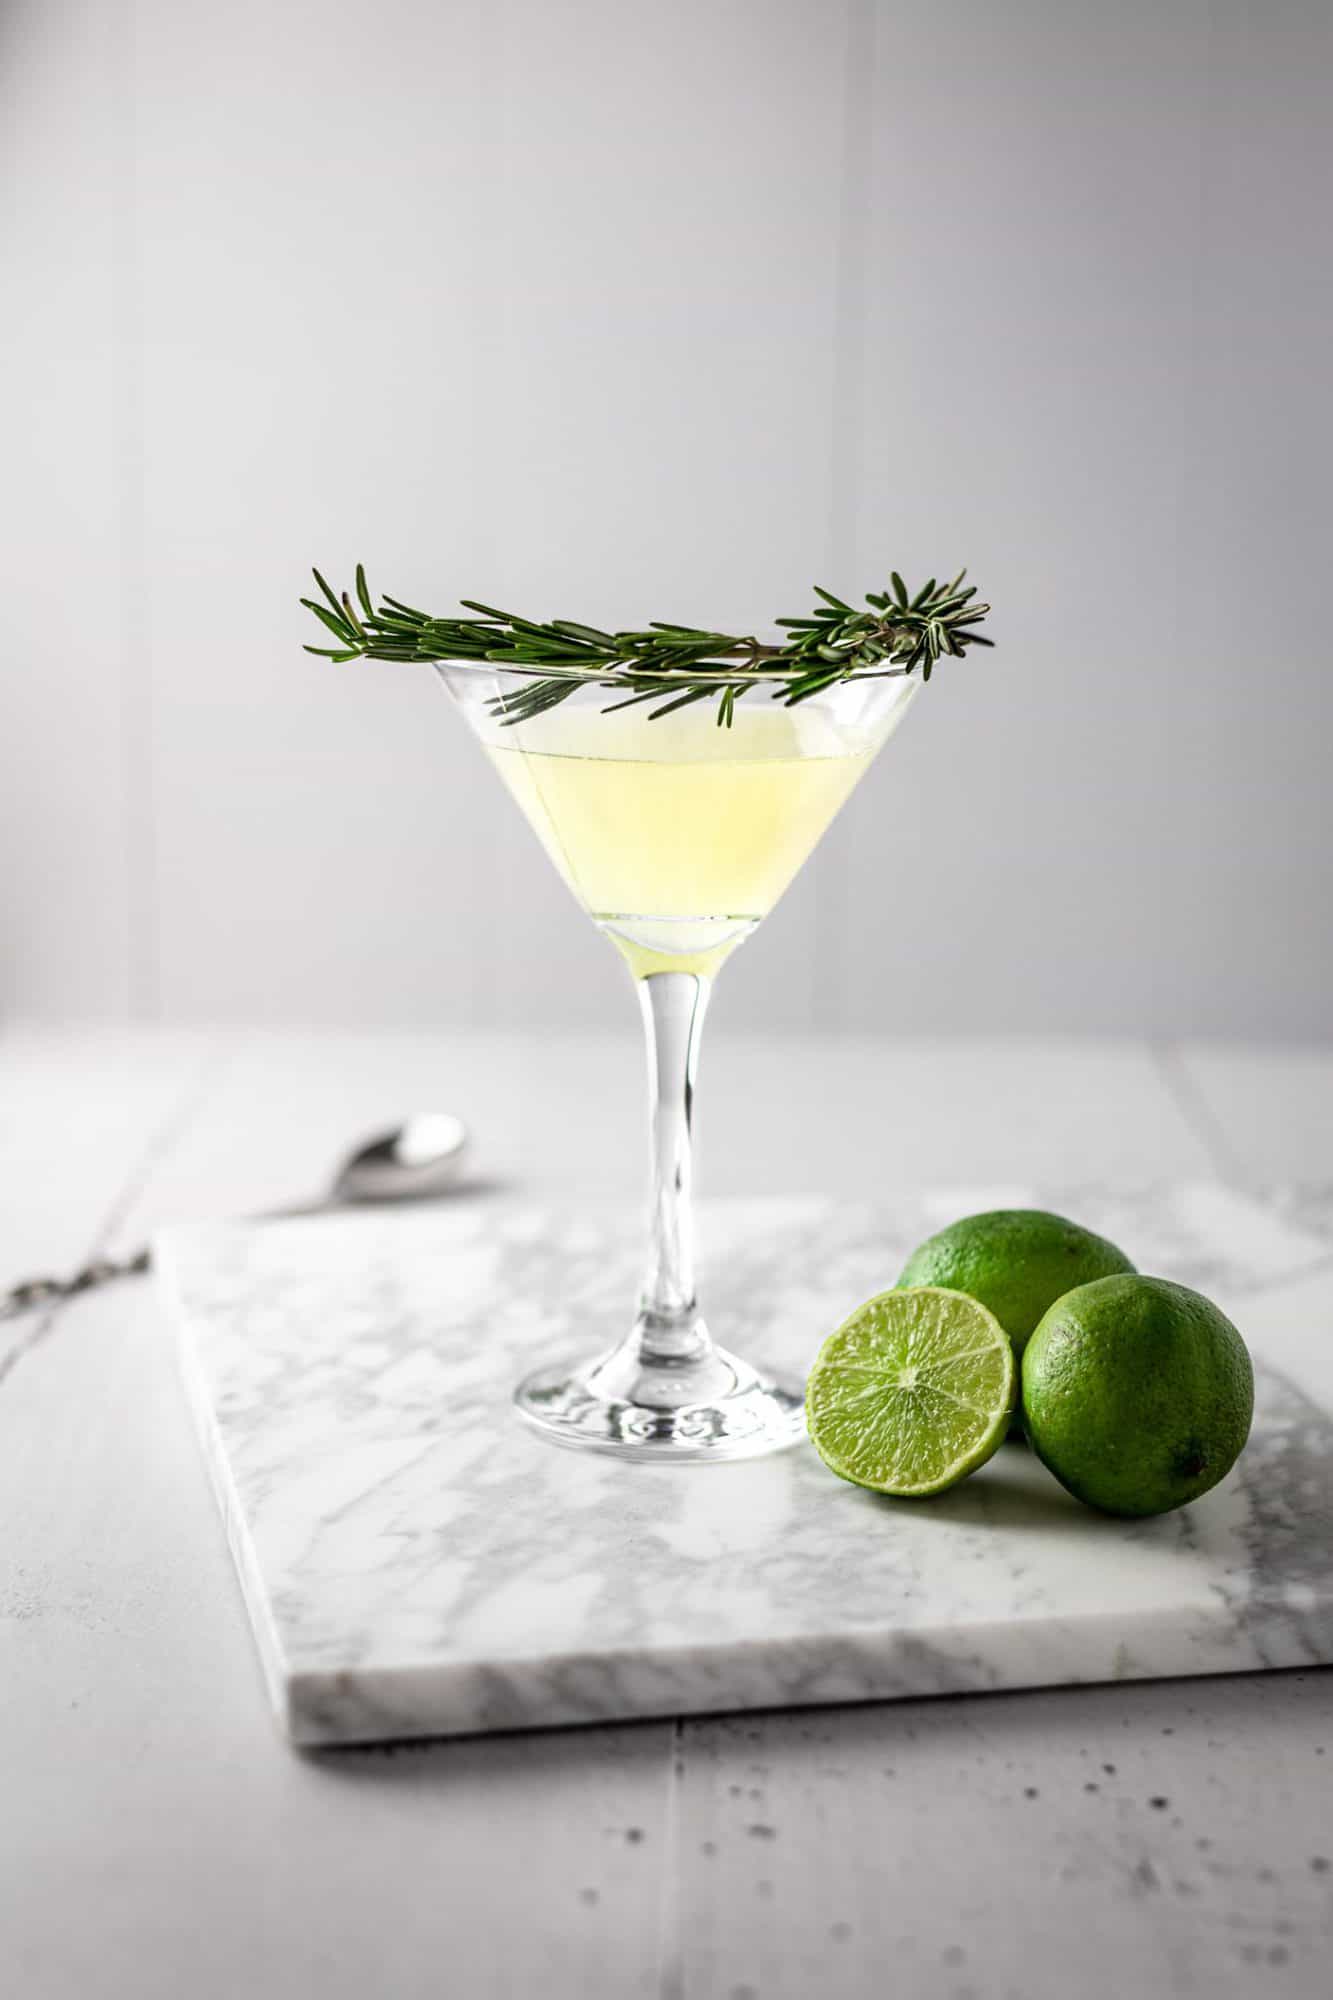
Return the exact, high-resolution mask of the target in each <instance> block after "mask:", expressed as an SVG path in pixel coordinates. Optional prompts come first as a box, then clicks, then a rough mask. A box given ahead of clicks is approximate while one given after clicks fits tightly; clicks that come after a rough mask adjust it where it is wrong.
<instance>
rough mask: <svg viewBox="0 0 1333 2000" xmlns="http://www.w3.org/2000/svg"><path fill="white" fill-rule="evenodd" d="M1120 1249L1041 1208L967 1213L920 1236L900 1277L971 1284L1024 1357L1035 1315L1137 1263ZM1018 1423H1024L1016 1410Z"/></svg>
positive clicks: (958, 1286)
mask: <svg viewBox="0 0 1333 2000" xmlns="http://www.w3.org/2000/svg"><path fill="white" fill-rule="evenodd" d="M1133 1269H1134V1266H1133V1265H1132V1264H1131V1263H1130V1261H1129V1259H1128V1257H1126V1255H1125V1253H1124V1251H1123V1250H1119V1249H1117V1247H1116V1245H1115V1244H1114V1243H1108V1242H1107V1240H1106V1238H1105V1237H1104V1236H1094V1234H1093V1232H1092V1231H1091V1230H1090V1229H1081V1228H1080V1227H1079V1225H1078V1223H1077V1222H1070V1221H1068V1220H1067V1218H1066V1217H1065V1216H1063V1215H1051V1214H1050V1213H1049V1212H1048V1211H1047V1210H1046V1209H1044V1208H994V1209H990V1210H988V1211H987V1212H986V1213H985V1214H984V1215H965V1216H964V1217H963V1219H962V1221H961V1222H951V1223H950V1224H949V1227H948V1228H947V1229H941V1230H939V1231H938V1233H937V1234H936V1235H934V1236H928V1237H927V1238H926V1240H925V1242H924V1243H919V1244H918V1245H917V1247H916V1249H915V1250H914V1251H913V1252H912V1254H911V1256H910V1257H909V1258H908V1260H907V1262H906V1264H905V1265H904V1266H903V1270H902V1275H901V1277H900V1278H899V1279H898V1284H899V1286H900V1287H901V1286H904V1285H943V1286H945V1287H947V1289H948V1290H949V1291H952V1292H966V1293H967V1295H968V1297H969V1298H971V1299H977V1300H979V1302H980V1303H981V1304H982V1305H983V1306H985V1307H986V1309H987V1311H988V1312H992V1313H994V1315H995V1317H996V1319H998V1320H999V1322H1000V1325H1001V1326H1002V1327H1003V1328H1004V1330H1005V1332H1006V1333H1007V1334H1008V1336H1009V1338H1010V1340H1011V1341H1012V1342H1013V1346H1014V1354H1015V1357H1016V1358H1019V1359H1021V1357H1022V1353H1023V1349H1024V1348H1025V1347H1026V1345H1027V1343H1028V1338H1029V1336H1030V1334H1031V1333H1032V1329H1033V1328H1034V1327H1035V1326H1036V1324H1037V1321H1038V1320H1039V1319H1040V1318H1041V1316H1042V1314H1043V1313H1044V1312H1045V1311H1046V1310H1047V1308H1048V1307H1050V1306H1053V1305H1054V1304H1055V1301H1056V1300H1057V1299H1058V1298H1062V1297H1063V1295H1064V1294H1065V1293H1066V1292H1069V1291H1072V1290H1073V1289H1074V1286H1075V1285H1086V1284H1087V1283H1088V1282H1089V1281H1090V1280H1091V1279H1093V1278H1107V1277H1110V1276H1111V1275H1112V1274H1113V1273H1115V1272H1118V1271H1132V1270H1133ZM1012 1428H1013V1429H1014V1430H1018V1429H1019V1428H1020V1419H1019V1417H1018V1416H1015V1418H1014V1422H1013V1426H1012Z"/></svg>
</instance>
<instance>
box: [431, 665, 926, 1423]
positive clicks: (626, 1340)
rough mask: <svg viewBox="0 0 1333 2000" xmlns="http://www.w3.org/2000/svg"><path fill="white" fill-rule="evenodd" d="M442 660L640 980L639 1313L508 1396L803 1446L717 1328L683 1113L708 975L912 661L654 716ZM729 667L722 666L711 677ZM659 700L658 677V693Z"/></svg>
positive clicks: (890, 702) (687, 1109)
mask: <svg viewBox="0 0 1333 2000" xmlns="http://www.w3.org/2000/svg"><path fill="white" fill-rule="evenodd" d="M438 671H439V673H440V676H441V678H442V679H443V681H444V683H445V685H446V687H447V688H448V689H449V691H450V693H451V694H452V695H453V697H454V699H455V700H456V701H457V702H458V704H459V706H460V707H461V708H462V710H463V713H464V714H465V715H466V717H467V719H468V721H469V723H470V724H471V725H472V728H473V729H474V731H475V732H476V734H477V736H478V737H479V738H480V740H481V743H482V745H483V747H484V749H485V751H486V754H487V756H488V757H489V758H490V761H491V763H492V764H493V765H494V767H495V770H496V771H497V773H498V774H499V776H500V778H501V779H502V780H503V782H504V784H505V786H506V788H507V789H508V790H509V792H510V793H511V794H512V796H513V797H514V798H515V799H516V800H517V802H518V804H519V806H520V807H521V808H522V810H523V812H524V814H525V815H526V817H527V819H528V821H529V823H530V825H531V826H532V828H533V831H534V832H535V833H536V835H537V838H538V839H539V840H540V841H541V844H542V846H543V847H544V848H545V849H546V852H547V854H548V855H549V856H550V858H551V860H552V861H553V862H554V864H555V866H556V869H557V870H558V871H559V873H560V875H561V876H562V877H563V878H564V881H565V883H566V884H567V886H568V887H569V888H570V889H571V890H572V891H573V893H574V895H575V897H576V898H577V899H578V901H579V903H580V904H581V905H582V907H583V908H584V909H585V910H586V911H587V913H588V915H589V916H590V917H591V918H592V920H593V922H594V923H595V924H596V925H597V926H598V928H599V929H600V930H601V931H603V932H604V934H605V935H606V936H607V937H608V938H609V939H610V941H611V943H612V944H613V945H614V946H615V947H616V949H617V950H618V951H619V953H620V954H621V956H622V958H623V959H624V960H625V962H626V964H627V965H628V967H629V970H630V972H631V974H632V975H633V977H634V981H635V984H636V987H637V989H638V995H639V1003H640V1007H641V1009H642V1013H643V1022H644V1029H645V1033H646V1037H647V1048H648V1084H649V1108H650V1120H651V1152H652V1210H651V1216H652V1220H651V1247H650V1252H649V1260H648V1269H647V1274H646V1276H645V1279H644V1282H643V1287H642V1290H641V1293H640V1296H639V1301H638V1310H637V1313H636V1315H635V1317H634V1318H633V1321H632V1323H631V1324H630V1326H629V1327H628V1330H627V1331H626V1332H625V1333H624V1335H623V1337H622V1338H621V1339H619V1340H618V1341H617V1342H616V1343H615V1344H614V1345H612V1346H611V1347H610V1348H609V1350H608V1351H605V1352H602V1353H600V1354H595V1355H592V1356H590V1357H587V1358H584V1359H577V1358H574V1359H571V1360H570V1361H569V1362H567V1363H563V1364H561V1365H559V1366H555V1367H547V1368H542V1369H539V1370H538V1371H537V1372H536V1373H535V1374H532V1375H529V1376H528V1377H527V1378H526V1380H525V1381H523V1382H522V1383H520V1385H519V1387H518V1389H517V1391H516V1394H515V1401H516V1403H517V1406H518V1409H519V1411H520V1412H521V1413H522V1415H523V1416H524V1417H525V1418H526V1419H527V1420H528V1421H529V1423H532V1424H534V1425H536V1427H537V1428H538V1429H539V1430H540V1431H542V1432H543V1433H545V1435H546V1436H548V1437H550V1438H554V1439H556V1440H558V1441H559V1442H561V1443H564V1444H571V1445H579V1446H585V1447H588V1448H590V1449H593V1450H598V1451H610V1452H617V1453H621V1454H625V1455H629V1456H632V1457H636V1458H648V1459H657V1460H664V1461H675V1460H689V1459H706V1458H707V1459H727V1458H740V1457H753V1456H756V1455H758V1454H760V1453H763V1452H768V1451H776V1450H780V1449H782V1448H783V1447H784V1446H786V1445H790V1444H793V1443H795V1442H796V1440H797V1439H798V1438H799V1437H800V1436H801V1435H802V1432H803V1428H804V1420H803V1408H802V1388H801V1384H800V1383H799V1382H796V1381H788V1380H784V1379H783V1378H781V1377H780V1376H777V1375H773V1374H769V1373H766V1372H764V1371H763V1370H761V1369H758V1368H756V1367H753V1366H752V1365H751V1364H750V1363H749V1362H747V1361H745V1360H742V1359H740V1358H739V1357H738V1356H736V1355H734V1354H732V1353H730V1352H728V1350H727V1349H726V1348H724V1347H722V1346H719V1345H718V1344H717V1343H716V1342H715V1341H714V1340H713V1338H712V1336H711V1334H710V1332H709V1330H708V1327H707V1325H706V1324H705V1321H704V1318H703V1315H702V1313H701V1312H700V1309H699V1304H698V1300H697V1297H696V1291H695V1276H694V1248H693V1231H692V1225H691V1216H690V1190H691V1158H690V1145H691V1123H692V1116H693V1108H694V1091H695V1072H696V1065H697V1062H698V1055H699V1037H700V1032H701V1029H702V1027H703V1019H704V1013H705V1010H706V1008H707V1005H708V999H709V994H710V992H711V990H712V983H713V980H714V978H715V977H716V974H717V972H718V971H719V969H720V968H721V966H722V965H723V964H724V963H725V961H726V960H727V958H729V957H730V955H731V953H732V952H733V951H735V949H736V947H737V946H738V945H740V944H741V943H743V942H744V940H745V939H746V938H748V937H749V936H750V935H751V933H752V932H753V931H754V929H755V928H756V926H757V925H758V924H759V923H760V922H761V920H762V919H763V918H764V917H765V916H766V915H767V914H768V912H769V910H771V909H772V907H773V905H774V903H776V902H777V900H778V898H779V896H780V895H781V894H782V892H783V890H784V889H785V888H786V887H787V884H788V883H789V882H790V881H791V879H792V877H793V876H794V875H795V874H796V871H797V870H798V869H799V868H800V866H801V864H802V862H803V861H804V860H805V859H806V856H807V855H808V854H809V853H810V851H811V849H812V848H813V847H814V846H815V844H816V842H817V841H818V840H819V837H820V835H821V834H822V833H823V831H824V829H825V827H827V826H828V824H829V822H830V821H831V820H832V818H833V816H834V814H835V813H836V812H837V811H838V809H839V807H840V806H841V805H842V804H843V803H844V801H845V800H846V799H847V798H848V797H849V795H850V794H851V792H852V790H853V789H854V787H855V786H856V784H857V782H858V781H859V780H860V779H861V778H862V777H863V776H864V774H865V772H866V771H867V769H868V768H869V766H870V764H871V762H872V761H873V759H874V757H875V756H876V754H877V752H878V751H879V750H880V749H881V748H882V746H883V744H884V743H885V742H886V740H887V739H888V737H889V736H890V735H891V734H892V732H893V730H894V728H895V727H896V726H897V724H898V723H899V721H900V720H901V719H902V716H903V715H904V714H905V712H906V710H907V707H908V704H909V703H910V701H911V700H912V698H913V696H914V694H915V692H916V689H917V686H918V683H919V677H918V676H917V675H915V674H913V675H910V676H907V675H898V676H890V677H885V678H882V679H876V678H869V677H866V678H855V679H851V680H847V681H843V682H841V683H839V684H837V685H835V686H832V687H828V688H825V689H823V690H822V691H821V692H820V693H818V694H816V695H813V696H811V697H810V698H809V699H807V700H804V701H802V702H801V703H799V704H798V705H795V706H791V707H788V706H786V705H784V704H783V701H782V699H781V698H782V696H783V695H784V693H785V692H786V689H785V685H784V683H783V682H781V681H780V680H772V681H767V682H764V681H758V682H756V684H755V685H754V686H752V687H750V688H748V689H747V691H746V693H745V695H744V697H743V698H742V699H740V700H738V701H737V702H736V705H735V708H734V711H733V715H732V722H731V726H730V727H729V728H728V727H720V726H719V723H718V708H717V702H716V701H715V700H713V699H708V700H701V701H698V702H695V703H693V704H692V705H690V706H687V707H683V708H678V709H676V710H675V711H674V712H673V713H671V714H666V715H661V716H658V717H655V718H654V717H652V716H651V715H650V713H649V712H648V710H649V709H651V708H652V707H653V706H657V705H658V704H656V703H649V704H648V705H647V708H645V706H643V705H635V706H630V707H623V706H622V707H618V708H612V707H611V704H613V703H615V702H617V701H618V700H620V701H623V695H621V696H618V695H617V694H616V692H615V691H614V690H613V689H609V688H608V687H607V685H606V682H605V680H604V679H601V680H599V679H597V678H596V677H595V676H591V675H586V674H577V673H570V674H568V675H567V676H564V677H560V676H557V675H553V674H552V672H551V670H550V668H548V667H543V668H542V669H541V678H542V680H543V681H551V682H553V683H554V682H556V681H557V680H558V679H560V678H564V679H565V680H567V682H568V686H567V687H564V688H563V689H560V690H559V691H558V695H557V699H556V700H555V701H554V703H553V704H552V705H551V706H549V707H547V708H545V709H543V710H541V712H539V713H537V714H532V713H530V712H529V710H530V704H528V703H526V702H524V701H523V699H522V697H523V696H524V695H526V694H530V693H531V691H532V684H533V675H532V673H531V672H530V671H528V670H525V669H521V668H512V667H508V666H492V665H489V664H482V663H477V662H460V663H457V664H453V663H443V664H441V665H440V666H439V668H438ZM719 679H721V676H719ZM670 698H671V697H670V694H669V693H664V695H663V697H662V699H663V701H666V700H669V699H670Z"/></svg>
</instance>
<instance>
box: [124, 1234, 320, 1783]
mask: <svg viewBox="0 0 1333 2000" xmlns="http://www.w3.org/2000/svg"><path fill="white" fill-rule="evenodd" d="M182 1233H183V1232H182V1231H180V1230H179V1229H168V1230H164V1231H162V1232H161V1233H160V1234H159V1235H156V1236H154V1237H153V1239H152V1245H151V1248H152V1260H153V1270H154V1272H155V1273H156V1275H157V1282H158V1285H159V1288H160V1291H161V1295H162V1298H163V1300H164V1302H165V1304H166V1305H167V1307H168V1309H169V1312H170V1315H171V1320H172V1324H173V1332H174V1338H175V1346H176V1358H177V1364H178V1366H179V1369H180V1377H181V1382H182V1384H183V1386H184V1389H185V1400H186V1403H187V1404H188V1406H189V1410H190V1415H191V1417H192V1419H193V1422H194V1428H195V1434H196V1436H197V1437H198V1439H199V1444H200V1448H201V1450H202V1453H203V1459H204V1464H205V1466H206V1467H207V1470H208V1480H209V1484H210V1486H211V1487H212V1489H213V1494H214V1497H215V1499H216V1500H217V1504H218V1512H219V1513H220V1514H221V1516H222V1528H223V1533H224V1534H225V1536H226V1540H227V1547H228V1549H229V1550H230V1552H231V1559H232V1565H233V1568H234V1569H235V1572H236V1580H237V1582H238V1583H239V1585H240V1587H241V1596H242V1598H243V1600H244V1602H245V1608H246V1613H247V1615H248V1617H249V1620H250V1629H251V1631H252V1632H253V1634H254V1639H255V1648H256V1651H257V1652H258V1654H259V1665H260V1671H261V1672H262V1674H263V1677H264V1686H265V1688H266V1690H267V1693H268V1698H269V1705H270V1707H271V1708H272V1710H273V1713H274V1716H275V1718H276V1721H277V1724H278V1727H279V1729H280V1730H281V1731H282V1733H283V1735H284V1736H285V1737H286V1738H287V1740H288V1741H289V1742H291V1743H294V1744H299V1743H302V1742H304V1741H306V1740H307V1739H306V1738H305V1737H303V1736H302V1734H301V1727H300V1718H299V1715H298V1712H297V1708H296V1706H295V1703H294V1699H293V1695H294V1690H295V1687H296V1685H297V1682H296V1680H295V1679H294V1677H293V1675H292V1673H291V1670H290V1668H289V1666H288V1663H287V1659H286V1656H285V1654H284V1652H283V1648H282V1641H281V1639H280V1638H279V1636H278V1628H277V1624H276V1621H275V1618H274V1614H273V1607H272V1604H271V1602H270V1599H269V1595H268V1591H267V1590H266V1589H265V1586H264V1579H263V1574H262V1571H261V1570H260V1566H259V1557H258V1553H257V1552H256V1549H255V1545H254V1541H253V1539H252V1537H251V1534H250V1530H249V1527H248V1526H247V1524H246V1517H245V1509H244V1508H243V1506H242V1505H241V1498H240V1494H239V1493H238V1491H237V1488H236V1482H235V1479H234V1477H233V1475H232V1470H231V1464H230V1461H229V1460H228V1457H227V1453H226V1450H225V1448H224V1446H223V1442H222V1432H221V1430H220V1428H219V1426H218V1421H217V1416H216V1414H215V1412H214V1409H213V1402H212V1397H211V1396H210V1394H209V1389H208V1382H207V1379H206V1377H205V1374H204V1370H203V1365H202V1363H201V1362H200V1359H199V1355H198V1352H197V1349H196V1346H195V1337H194V1330H193V1326H192V1324H191V1320H190V1315H189V1314H188V1313H187V1312H186V1311H185V1309H184V1302H183V1299H182V1296H181V1287H180V1281H179V1274H178V1270H177V1265H176V1255H175V1244H176V1239H177V1237H178V1236H179V1235H181V1234H182ZM312 1740H313V1739H312ZM323 1740H327V1741H338V1740H343V1739H338V1738H327V1739H323Z"/></svg>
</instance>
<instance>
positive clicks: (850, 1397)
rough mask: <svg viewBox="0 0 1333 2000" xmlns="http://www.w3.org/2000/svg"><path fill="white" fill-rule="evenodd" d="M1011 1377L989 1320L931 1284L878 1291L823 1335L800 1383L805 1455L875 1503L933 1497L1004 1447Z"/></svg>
mask: <svg viewBox="0 0 1333 2000" xmlns="http://www.w3.org/2000/svg"><path fill="white" fill-rule="evenodd" d="M1016 1387H1017V1370H1016V1368H1015V1364H1014V1352H1013V1348H1012V1346H1011V1345H1010V1342H1009V1337H1008V1335H1007V1334H1006V1333H1005V1331H1004V1328H1003V1327H1002V1326H1001V1325H1000V1322H999V1321H998V1320H997V1319H996V1318H995V1316H994V1314H993V1313H991V1312H988V1311H987V1309H986V1307H985V1306H983V1305H980V1304H979V1303H978V1302H977V1300H975V1299H972V1298H968V1297H967V1296H966V1294H964V1293H962V1292H953V1291H946V1290H945V1289H944V1288H943V1287H940V1286H935V1285H918V1286H912V1287H909V1288H907V1289H904V1290H901V1291H891V1292H881V1293H880V1294H879V1295H878V1296H877V1297H875V1298H873V1299H869V1300H867V1302H866V1303H865V1305H863V1306H859V1307H858V1308H857V1310H856V1311H855V1312H854V1313H853V1314H852V1315H851V1317H850V1318H849V1319H847V1320H844V1322H843V1324H842V1325H841V1326H840V1327H839V1328H838V1330H837V1332H836V1333H832V1334H830V1335H829V1337H828V1339H827V1340H826V1341H825V1342H824V1345H823V1347H822V1348H821V1349H820V1351H819V1356H818V1358H817V1360H816V1362H815V1365H814V1367H813V1369H812V1370H811V1372H810V1378H809V1381H808V1382H807V1384H806V1392H805V1409H806V1421H807V1424H808V1426H809V1430H810V1437H811V1440H812V1442H813V1443H814V1446H815V1449H816V1450H817V1451H818V1453H819V1455H820V1457H821V1458H822V1459H823V1460H824V1462H825V1464H826V1465H827V1466H828V1467H829V1468H830V1470H831V1471H833V1472H836V1473H837V1474H838V1475H839V1477H840V1478H843V1479H849V1480H851V1481H852V1482H853V1483H854V1484H855V1485H857V1486H869V1487H872V1488H874V1489H875V1491H876V1492H880V1493H893V1494H899V1495H903V1496H919V1495H924V1494H928V1493H941V1492H943V1491H944V1489H945V1488H946V1487H949V1486H953V1485H954V1484H956V1482H957V1481H958V1480H960V1479H962V1478H965V1477H966V1475H967V1474H968V1473H969V1472H974V1471H975V1470H976V1468H977V1467H978V1466H979V1465H984V1464H985V1462H986V1460H987V1459H988V1458H989V1457H990V1456H991V1454H992V1452H994V1451H995V1450H996V1449H997V1448H998V1446H999V1445H1000V1443H1001V1441H1002V1440H1003V1438H1004V1435H1005V1432H1006V1430H1007V1428H1008V1424H1009V1417H1010V1413H1011V1411H1012V1410H1013V1407H1014V1397H1015V1393H1016Z"/></svg>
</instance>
